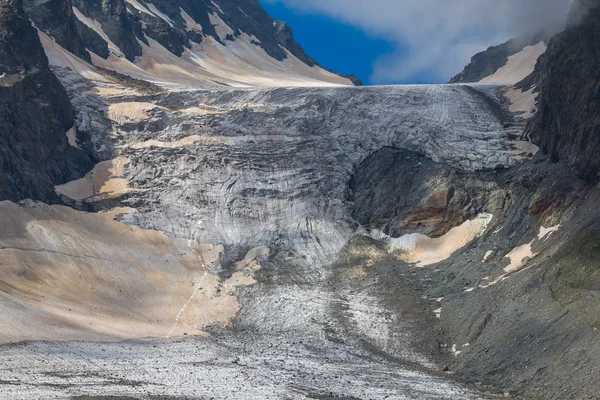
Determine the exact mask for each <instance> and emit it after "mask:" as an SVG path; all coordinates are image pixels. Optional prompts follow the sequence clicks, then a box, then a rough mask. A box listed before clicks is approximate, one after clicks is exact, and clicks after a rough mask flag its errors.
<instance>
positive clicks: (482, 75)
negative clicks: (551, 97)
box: [450, 32, 553, 84]
mask: <svg viewBox="0 0 600 400" xmlns="http://www.w3.org/2000/svg"><path fill="white" fill-rule="evenodd" d="M552 36H553V33H552V32H545V33H536V34H533V33H531V32H529V33H525V34H523V35H522V36H520V37H518V38H516V39H511V40H509V41H508V42H506V43H503V44H501V45H498V46H492V47H490V48H489V49H487V50H486V51H483V52H481V53H478V54H476V55H474V56H473V58H472V59H471V63H470V64H469V65H467V66H466V67H465V69H464V70H463V71H462V72H460V73H459V74H458V75H456V76H454V77H453V78H452V79H451V80H450V83H473V82H485V81H486V79H487V82H494V83H513V84H514V83H517V82H519V81H520V80H521V79H523V78H525V77H526V76H527V75H529V74H530V73H531V72H532V71H533V67H534V66H535V62H536V60H537V57H539V55H540V51H541V52H542V53H543V51H544V50H545V49H546V45H547V43H548V41H549V40H550V38H551V37H552ZM531 46H533V47H537V48H538V49H532V48H531ZM524 50H525V52H524ZM516 55H517V56H518V58H517V60H515V56H516ZM511 58H512V59H513V63H515V61H516V63H517V64H522V63H523V61H526V62H527V60H530V59H532V60H533V61H532V62H531V61H529V62H528V63H529V64H532V65H531V66H530V67H529V68H530V69H529V72H526V73H520V74H519V73H517V75H518V76H519V77H521V79H518V77H517V78H515V77H514V75H513V74H511V73H504V74H498V75H496V74H497V73H498V71H499V70H501V69H502V68H504V67H506V66H507V64H508V63H509V61H511ZM519 66H520V67H521V68H527V67H526V66H524V65H517V66H516V67H519ZM509 69H510V70H511V72H512V71H514V70H515V69H517V68H514V67H513V68H510V65H509ZM507 72H509V71H507ZM514 72H516V71H514ZM507 79H508V81H507Z"/></svg>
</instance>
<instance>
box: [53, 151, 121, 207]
mask: <svg viewBox="0 0 600 400" xmlns="http://www.w3.org/2000/svg"><path fill="white" fill-rule="evenodd" d="M127 164H129V159H128V158H126V157H117V158H115V159H113V160H109V161H102V162H100V163H98V164H96V166H95V167H94V169H93V170H92V171H90V172H89V173H88V174H87V175H86V176H84V177H83V178H81V179H77V180H74V181H71V182H68V183H65V184H64V185H60V186H56V188H55V190H56V193H58V194H60V195H63V196H66V197H68V198H70V199H73V200H78V201H85V200H89V199H93V200H99V199H110V198H115V197H118V196H120V195H123V194H126V193H129V192H131V190H132V189H131V188H129V181H128V180H127V179H125V178H123V177H122V176H123V172H124V170H125V166H126V165H127Z"/></svg>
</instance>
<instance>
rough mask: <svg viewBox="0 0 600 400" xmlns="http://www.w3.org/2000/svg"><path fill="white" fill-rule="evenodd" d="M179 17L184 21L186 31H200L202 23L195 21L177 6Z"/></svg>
mask: <svg viewBox="0 0 600 400" xmlns="http://www.w3.org/2000/svg"><path fill="white" fill-rule="evenodd" d="M179 12H180V13H181V18H183V20H184V21H185V27H186V28H187V30H188V31H196V32H202V25H200V24H199V23H197V22H196V21H195V20H194V18H192V17H191V16H190V15H189V14H188V13H186V12H185V11H183V8H181V7H179Z"/></svg>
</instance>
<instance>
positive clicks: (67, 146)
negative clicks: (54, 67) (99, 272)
mask: <svg viewBox="0 0 600 400" xmlns="http://www.w3.org/2000/svg"><path fill="white" fill-rule="evenodd" d="M0 115H2V118H0V199H10V200H19V199H23V198H32V199H39V200H44V201H50V202H53V201H57V199H58V197H57V196H56V194H55V193H54V185H56V184H60V183H64V182H66V181H68V180H72V179H73V178H76V177H79V176H81V175H83V174H84V173H85V172H86V171H87V170H88V169H89V168H90V167H91V165H92V163H91V161H90V160H89V158H88V157H87V156H86V155H85V154H84V153H83V152H82V151H81V150H79V149H77V148H76V147H74V145H75V143H74V142H70V141H69V139H68V137H67V132H69V131H70V130H71V129H73V130H72V131H71V132H72V134H73V135H74V129H75V128H74V125H73V109H72V108H71V104H70V102H69V97H68V96H67V93H66V91H65V89H64V88H63V86H62V85H61V84H60V82H59V81H58V79H57V78H56V76H54V74H52V72H51V71H50V69H49V67H48V60H47V58H46V55H45V54H44V50H43V48H42V45H41V44H40V41H39V39H38V37H37V33H36V30H35V29H34V28H33V27H32V26H31V23H30V22H29V20H28V18H27V17H26V15H25V14H24V12H23V8H22V1H20V0H3V1H2V3H0Z"/></svg>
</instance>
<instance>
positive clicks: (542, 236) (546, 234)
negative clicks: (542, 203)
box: [538, 225, 562, 241]
mask: <svg viewBox="0 0 600 400" xmlns="http://www.w3.org/2000/svg"><path fill="white" fill-rule="evenodd" d="M561 226H562V225H556V226H552V227H550V228H544V227H543V226H542V227H541V228H540V233H539V234H538V240H544V241H546V240H548V239H549V238H550V236H552V234H554V233H556V232H558V230H559V229H560V228H561Z"/></svg>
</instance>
